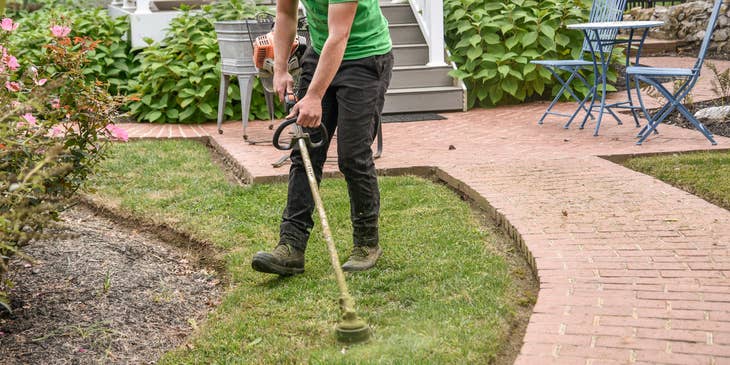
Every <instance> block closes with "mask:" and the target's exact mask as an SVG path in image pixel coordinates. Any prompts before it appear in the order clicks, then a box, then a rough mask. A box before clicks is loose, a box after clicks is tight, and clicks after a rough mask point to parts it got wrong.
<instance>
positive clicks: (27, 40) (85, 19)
mask: <svg viewBox="0 0 730 365" xmlns="http://www.w3.org/2000/svg"><path fill="white" fill-rule="evenodd" d="M18 15H19V18H18V23H20V24H21V27H23V32H22V33H18V34H15V35H13V36H11V38H10V39H9V45H8V48H9V49H11V50H12V51H13V52H14V53H15V54H16V55H17V56H18V57H21V58H23V59H26V60H28V62H30V63H38V62H40V61H41V59H42V58H43V57H44V49H43V45H45V44H48V42H49V41H50V40H51V38H52V37H51V35H50V34H49V33H48V29H49V27H50V26H51V25H53V24H54V22H58V21H62V22H64V23H65V24H69V25H70V26H71V27H72V28H73V31H74V36H77V37H91V38H93V39H96V40H99V44H98V46H97V47H96V48H95V49H94V50H91V51H89V52H88V53H87V55H86V56H87V57H86V59H87V62H88V63H89V64H88V66H86V67H84V74H85V75H86V76H87V78H88V79H89V80H90V81H96V80H98V81H102V82H105V83H108V84H109V90H110V92H111V93H113V94H118V93H119V94H126V93H127V92H128V80H130V79H133V78H135V77H136V74H137V73H139V64H137V63H136V62H135V58H134V54H133V53H132V52H131V49H130V46H129V42H127V41H126V40H123V39H122V37H124V36H125V35H126V33H127V31H128V30H129V22H128V20H127V18H126V17H120V18H111V17H110V16H109V15H107V12H106V10H105V9H102V8H93V7H90V8H79V7H76V6H67V5H62V4H56V5H53V6H51V5H46V6H44V7H43V8H42V9H41V10H38V11H35V12H32V13H27V12H21V13H19V14H18Z"/></svg>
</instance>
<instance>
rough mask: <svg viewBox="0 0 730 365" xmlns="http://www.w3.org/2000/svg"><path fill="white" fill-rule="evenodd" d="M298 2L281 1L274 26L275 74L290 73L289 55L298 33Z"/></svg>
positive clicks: (295, 0) (293, 0)
mask: <svg viewBox="0 0 730 365" xmlns="http://www.w3.org/2000/svg"><path fill="white" fill-rule="evenodd" d="M298 6H299V1H298V0H279V1H278V2H277V4H276V25H275V26H274V73H277V72H289V68H288V63H289V54H290V53H291V45H292V42H293V41H294V36H295V35H296V32H297V9H298Z"/></svg>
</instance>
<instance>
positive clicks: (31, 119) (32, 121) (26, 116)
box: [20, 113, 38, 126]
mask: <svg viewBox="0 0 730 365" xmlns="http://www.w3.org/2000/svg"><path fill="white" fill-rule="evenodd" d="M20 117H21V118H23V119H25V121H26V122H28V124H29V125H31V126H35V125H36V124H37V122H38V120H37V119H35V117H34V116H33V114H30V113H25V114H23V115H21V116H20Z"/></svg>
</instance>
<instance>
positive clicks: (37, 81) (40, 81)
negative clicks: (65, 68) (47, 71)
mask: <svg viewBox="0 0 730 365" xmlns="http://www.w3.org/2000/svg"><path fill="white" fill-rule="evenodd" d="M46 82H48V79H40V80H36V82H35V84H36V85H38V86H43V85H45V84H46Z"/></svg>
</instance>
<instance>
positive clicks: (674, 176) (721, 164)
mask: <svg viewBox="0 0 730 365" xmlns="http://www.w3.org/2000/svg"><path fill="white" fill-rule="evenodd" d="M624 165H625V166H627V167H628V168H630V169H633V170H636V171H639V172H643V173H645V174H647V175H651V176H654V177H656V178H658V179H659V180H662V181H664V182H667V183H669V184H671V185H674V186H676V187H678V188H680V189H683V190H686V191H688V192H690V193H692V194H695V195H697V196H699V197H701V198H703V199H705V200H707V201H710V202H712V203H715V204H717V205H719V206H722V207H725V208H726V209H730V152H727V151H726V152H696V153H686V154H673V155H663V156H652V157H637V158H632V159H630V160H628V161H626V162H625V163H624Z"/></svg>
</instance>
